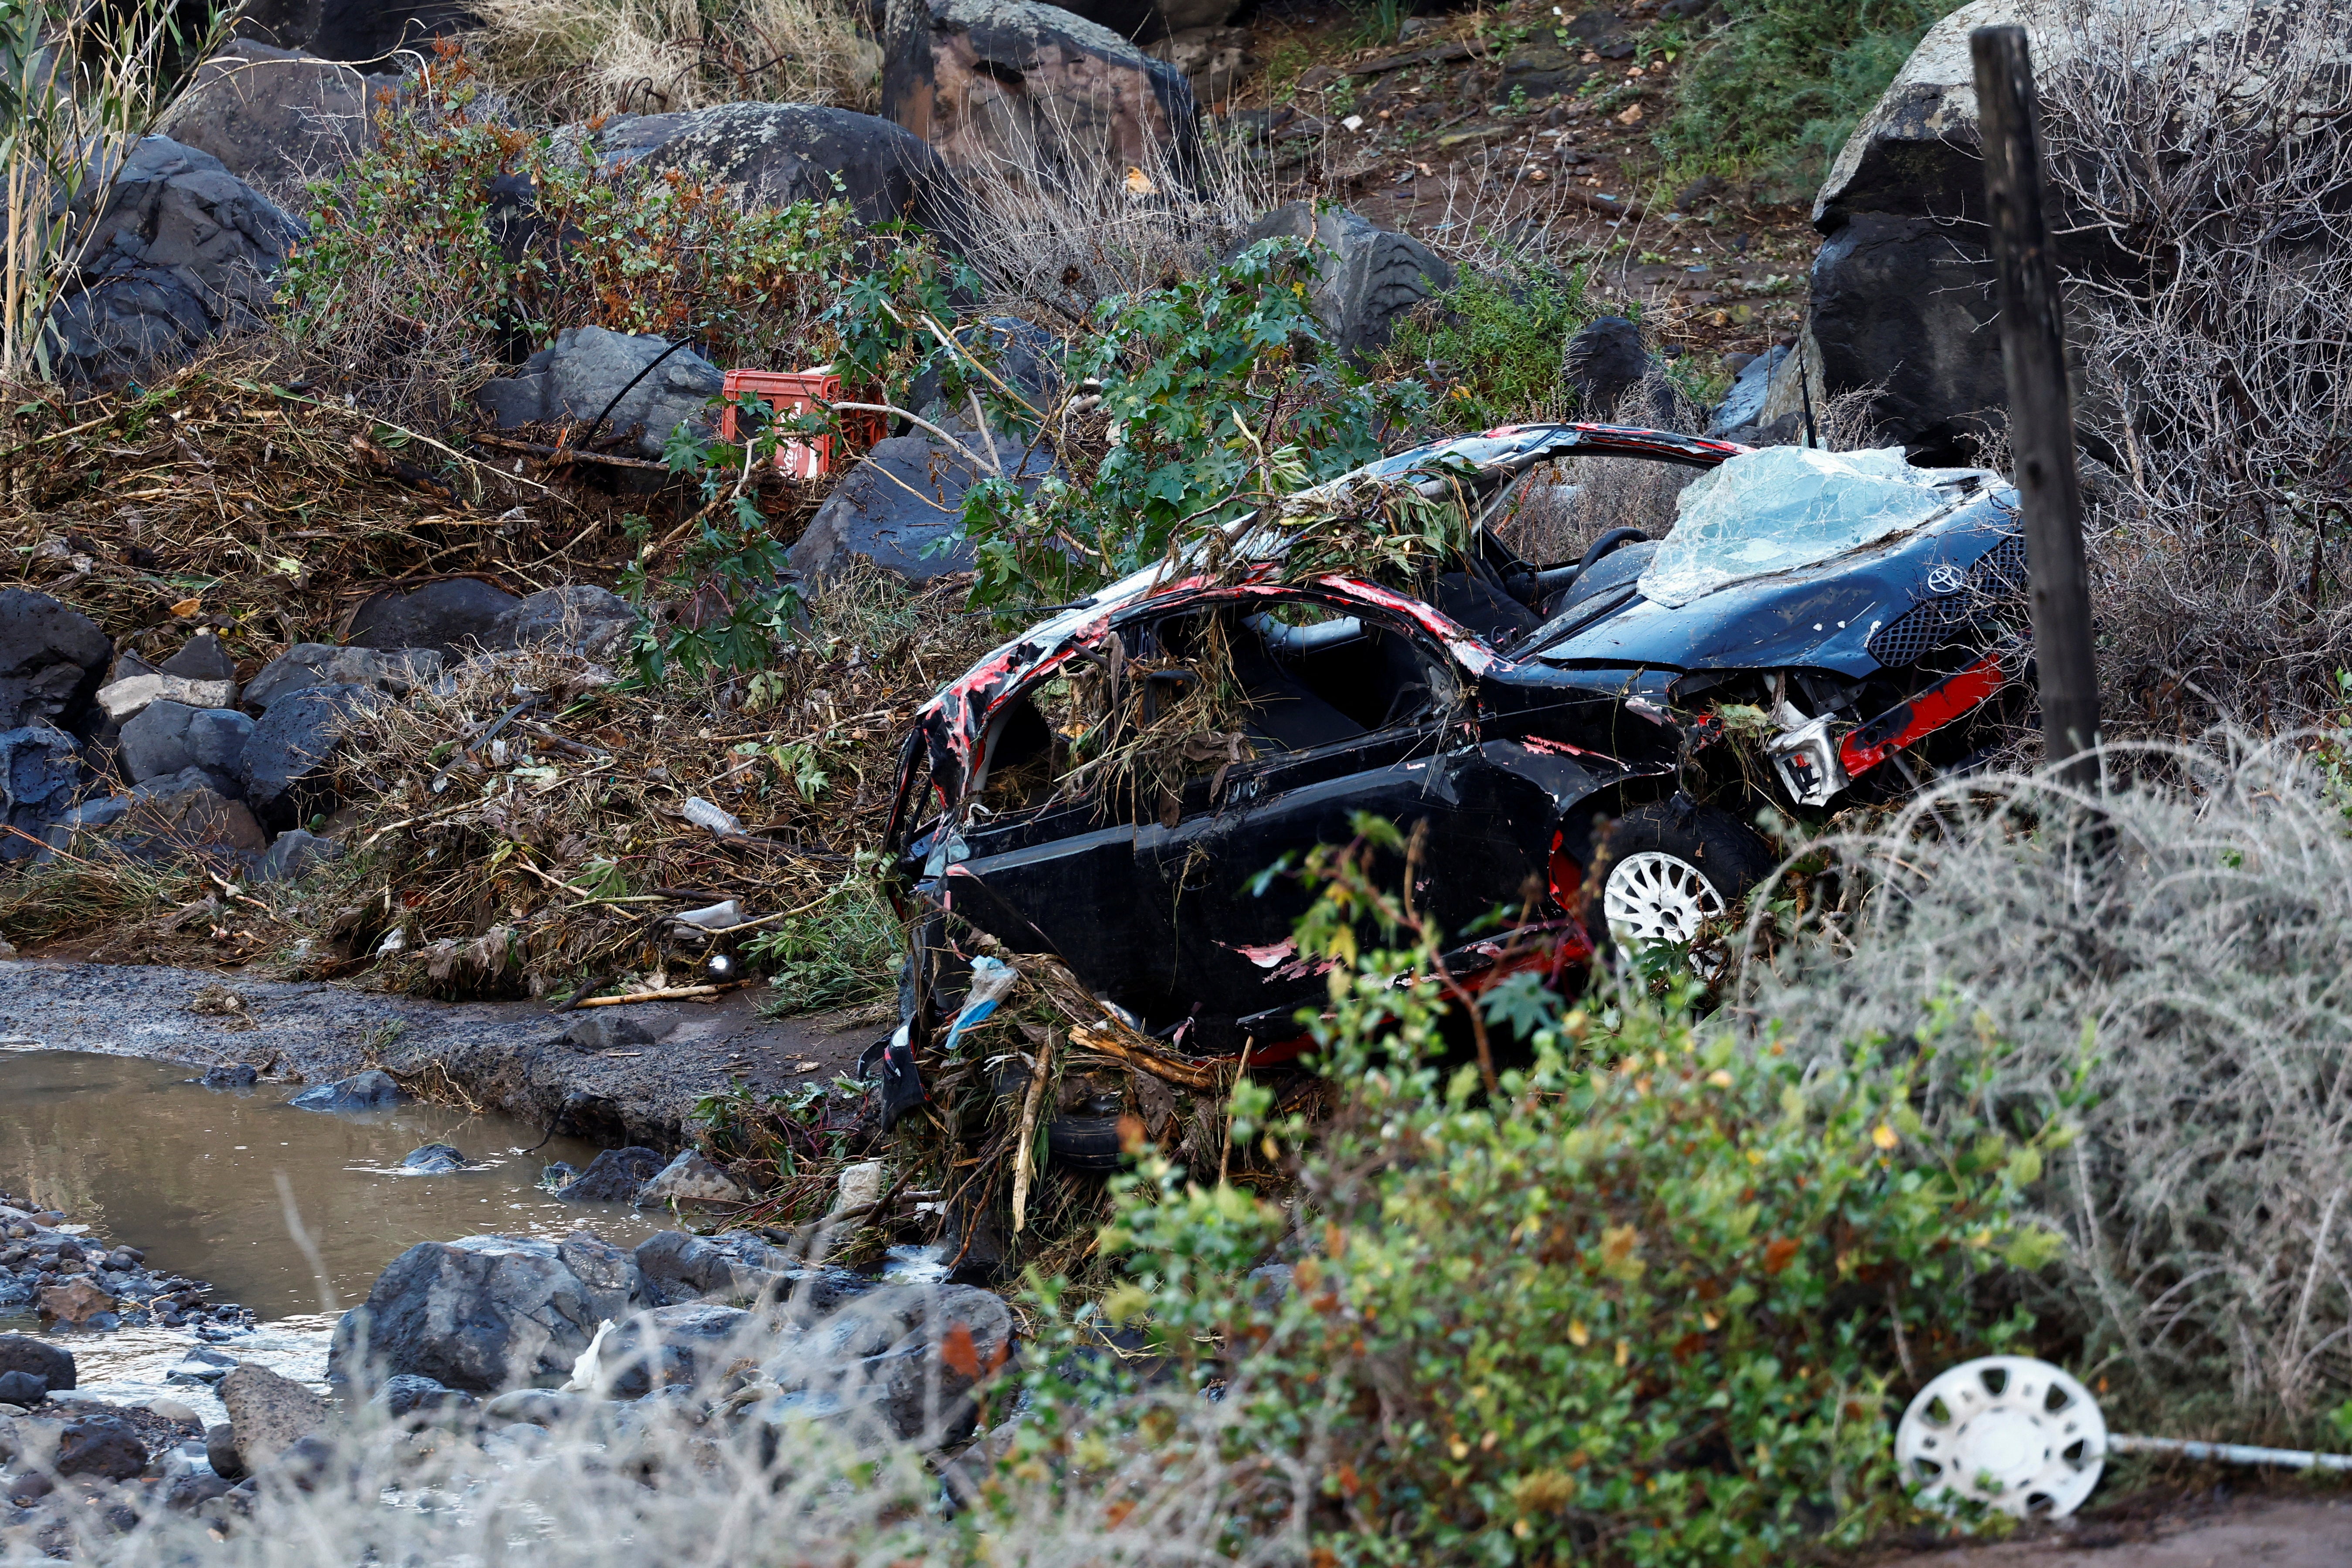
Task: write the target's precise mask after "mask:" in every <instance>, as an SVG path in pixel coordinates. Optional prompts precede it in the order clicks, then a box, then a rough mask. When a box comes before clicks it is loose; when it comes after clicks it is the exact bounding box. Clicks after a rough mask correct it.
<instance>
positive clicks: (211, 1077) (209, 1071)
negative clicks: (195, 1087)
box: [197, 1062, 261, 1089]
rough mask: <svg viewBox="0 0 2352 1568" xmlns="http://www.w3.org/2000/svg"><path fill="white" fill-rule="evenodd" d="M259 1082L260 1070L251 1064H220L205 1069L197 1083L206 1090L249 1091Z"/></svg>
mask: <svg viewBox="0 0 2352 1568" xmlns="http://www.w3.org/2000/svg"><path fill="white" fill-rule="evenodd" d="M260 1080H261V1069H260V1068H257V1067H255V1066H254V1065H253V1064H252V1063H251V1062H221V1063H218V1064H217V1065H215V1066H213V1067H208V1068H205V1076H204V1077H203V1078H201V1079H198V1080H197V1081H198V1082H200V1083H202V1084H203V1085H204V1086H205V1088H206V1089H251V1088H252V1087H253V1086H254V1085H255V1084H256V1083H258V1082H259V1081H260Z"/></svg>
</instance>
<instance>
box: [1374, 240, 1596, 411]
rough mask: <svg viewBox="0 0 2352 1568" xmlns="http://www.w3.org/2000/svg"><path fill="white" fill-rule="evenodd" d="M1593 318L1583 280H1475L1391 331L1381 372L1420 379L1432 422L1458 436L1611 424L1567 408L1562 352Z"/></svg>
mask: <svg viewBox="0 0 2352 1568" xmlns="http://www.w3.org/2000/svg"><path fill="white" fill-rule="evenodd" d="M1594 314H1595V312H1594V311H1593V310H1592V309H1591V307H1590V306H1588V305H1587V304H1586V302H1585V300H1584V275H1583V273H1581V272H1571V273H1567V274H1564V275H1563V274H1538V275H1536V276H1533V277H1529V278H1527V279H1518V280H1513V279H1504V278H1497V277H1494V276H1491V275H1488V274H1485V273H1473V274H1471V275H1470V276H1468V277H1466V278H1465V279H1463V280H1462V281H1461V283H1459V284H1458V285H1456V286H1455V287H1454V289H1450V290H1448V291H1447V292H1445V293H1444V294H1441V295H1439V296H1438V297H1437V298H1436V299H1434V300H1429V301H1427V302H1426V303H1424V304H1423V305H1421V306H1420V307H1419V308H1417V309H1416V310H1414V311H1413V312H1412V314H1411V315H1410V316H1408V317H1406V318H1405V320H1403V321H1400V322H1398V323H1397V326H1396V330H1395V332H1394V333H1393V335H1392V336H1391V338H1390V340H1389V347H1388V350H1387V352H1386V353H1385V354H1384V355H1383V356H1382V359H1381V364H1382V367H1383V369H1384V370H1385V371H1386V373H1387V374H1391V375H1397V376H1406V375H1411V376H1416V377H1419V378H1420V379H1422V380H1423V382H1425V383H1426V384H1428V385H1429V386H1430V387H1431V388H1432V389H1433V393H1434V395H1435V409H1434V413H1435V415H1436V416H1438V417H1440V418H1443V419H1444V421H1445V422H1446V423H1447V424H1448V425H1449V426H1453V427H1454V428H1458V429H1470V430H1488V429H1492V428H1494V427H1495V426H1497V425H1508V424H1513V423H1516V422H1517V421H1520V420H1526V419H1542V418H1559V417H1561V416H1565V415H1569V414H1570V413H1571V411H1572V412H1573V413H1574V416H1575V417H1578V418H1585V419H1605V418H1609V417H1612V416H1613V415H1614V413H1615V411H1614V410H1613V409H1597V410H1573V408H1572V405H1573V403H1574V395H1573V394H1572V393H1571V392H1570V389H1569V388H1568V386H1567V385H1566V384H1564V382H1563V380H1562V371H1563V369H1564V368H1565V363H1566V362H1565V360H1564V359H1563V357H1562V350H1563V349H1564V348H1565V346H1566V345H1567V342H1568V340H1569V339H1570V337H1572V336H1574V335H1575V333H1576V331H1578V329H1579V328H1580V327H1582V326H1583V325H1584V323H1585V322H1586V321H1590V320H1591V318H1592V316H1593V315H1594Z"/></svg>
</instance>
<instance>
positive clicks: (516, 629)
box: [493, 584, 637, 658]
mask: <svg viewBox="0 0 2352 1568" xmlns="http://www.w3.org/2000/svg"><path fill="white" fill-rule="evenodd" d="M636 629H637V612H636V611H635V610H633V609H631V608H630V607H629V602H628V601H627V600H626V599H624V598H622V597H621V596H620V595H618V594H615V593H614V592H613V591H612V590H611V589H609V588H598V587H593V586H591V585H589V584H574V585H573V586H571V587H566V588H545V589H541V591H540V592H538V593H536V594H532V595H529V596H528V597H526V598H524V599H522V600H520V602H518V603H517V604H516V605H515V606H514V608H513V609H511V610H509V611H508V612H507V613H506V614H505V615H504V616H501V617H500V618H499V624H498V626H497V628H496V631H495V636H496V637H497V638H498V641H497V642H496V643H495V644H494V645H493V646H496V647H509V648H513V647H530V646H532V645H534V644H537V643H543V642H553V641H560V642H562V643H563V644H565V645H566V646H567V647H574V648H577V649H579V650H580V652H582V653H583V654H585V655H587V656H588V657H589V658H604V657H607V656H608V655H610V654H611V653H612V652H613V651H614V647H615V646H616V645H617V644H618V643H619V642H620V640H621V639H622V638H623V637H627V636H628V635H629V634H630V633H631V632H633V631H635V630H636Z"/></svg>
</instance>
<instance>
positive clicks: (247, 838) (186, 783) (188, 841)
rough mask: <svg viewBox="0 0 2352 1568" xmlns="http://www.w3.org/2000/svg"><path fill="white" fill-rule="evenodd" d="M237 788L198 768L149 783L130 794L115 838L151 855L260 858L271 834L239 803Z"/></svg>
mask: <svg viewBox="0 0 2352 1568" xmlns="http://www.w3.org/2000/svg"><path fill="white" fill-rule="evenodd" d="M235 787H236V786H234V785H233V784H226V781H224V780H222V779H220V778H219V777H218V776H216V775H215V774H212V773H206V772H205V770H204V769H202V768H199V767H187V768H183V769H182V770H181V771H180V772H178V773H170V774H166V775H165V776H163V777H162V778H156V779H148V780H145V781H143V782H142V783H141V784H140V785H139V786H138V787H137V788H136V789H134V790H133V791H132V792H131V803H130V809H129V810H127V811H125V812H124V813H123V814H122V816H121V821H120V822H119V823H118V824H117V825H116V832H117V837H119V838H121V840H122V841H123V842H124V843H125V845H126V847H131V848H144V849H146V850H147V851H149V852H151V853H162V854H169V853H171V852H173V851H175V850H182V849H227V850H234V851H236V852H237V853H238V854H244V855H258V854H260V853H261V851H262V849H263V848H264V847H266V846H267V845H268V842H269V837H268V835H267V834H265V833H263V832H262V830H261V824H260V823H259V822H257V820H255V818H254V815H253V812H252V810H251V808H249V807H248V806H247V805H246V804H245V802H243V801H241V800H239V799H237V798H236V794H235Z"/></svg>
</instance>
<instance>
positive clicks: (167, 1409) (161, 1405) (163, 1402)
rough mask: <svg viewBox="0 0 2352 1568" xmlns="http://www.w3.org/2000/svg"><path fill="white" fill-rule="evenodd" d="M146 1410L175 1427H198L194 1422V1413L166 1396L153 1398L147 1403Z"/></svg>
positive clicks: (159, 1395) (160, 1395)
mask: <svg viewBox="0 0 2352 1568" xmlns="http://www.w3.org/2000/svg"><path fill="white" fill-rule="evenodd" d="M147 1408H148V1409H150V1410H152V1411H153V1412H154V1413H155V1414H156V1415H161V1416H162V1417H163V1419H164V1420H166V1421H169V1422H171V1423H172V1424H173V1426H197V1425H199V1423H198V1422H197V1420H196V1413H195V1412H194V1410H192V1409H190V1408H189V1407H188V1406H186V1405H183V1404H181V1403H180V1402H179V1401H178V1400H176V1399H173V1398H172V1397H170V1396H169V1395H167V1394H157V1395H156V1396H155V1397H154V1398H152V1399H151V1400H149V1401H148V1402H147Z"/></svg>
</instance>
